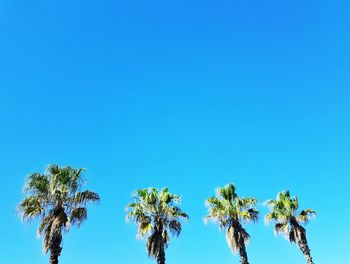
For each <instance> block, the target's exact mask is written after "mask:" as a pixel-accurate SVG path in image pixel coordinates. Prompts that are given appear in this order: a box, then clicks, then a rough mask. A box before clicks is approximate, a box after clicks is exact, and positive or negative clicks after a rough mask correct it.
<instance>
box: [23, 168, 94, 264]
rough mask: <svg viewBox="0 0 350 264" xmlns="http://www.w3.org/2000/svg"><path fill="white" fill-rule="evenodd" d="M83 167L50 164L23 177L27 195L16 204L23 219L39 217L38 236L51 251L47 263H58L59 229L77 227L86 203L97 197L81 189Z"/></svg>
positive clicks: (84, 213) (81, 221) (83, 217)
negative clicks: (42, 169) (41, 170)
mask: <svg viewBox="0 0 350 264" xmlns="http://www.w3.org/2000/svg"><path fill="white" fill-rule="evenodd" d="M82 172H83V169H73V168H71V167H59V166H57V165H49V166H48V168H47V169H46V171H45V173H44V174H40V173H34V174H31V175H30V176H29V177H28V179H27V180H26V184H25V187H24V191H25V194H26V198H24V199H23V200H22V201H21V203H20V204H19V211H20V213H21V216H22V219H23V220H27V221H29V220H33V219H36V218H39V219H40V220H41V222H40V225H39V228H38V235H39V236H41V235H42V236H43V251H44V253H45V254H46V253H47V252H48V251H50V263H51V264H58V257H59V256H60V254H61V251H62V247H61V243H62V232H63V231H64V230H68V229H69V227H70V226H71V225H77V226H80V225H81V224H82V223H83V222H84V220H86V218H87V209H86V208H85V207H84V206H85V205H86V204H87V203H88V202H98V201H99V200H100V198H99V196H98V194H97V193H95V192H92V191H81V190H80V189H81V186H82V183H83V178H82Z"/></svg>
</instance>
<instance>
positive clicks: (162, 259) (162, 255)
mask: <svg viewBox="0 0 350 264" xmlns="http://www.w3.org/2000/svg"><path fill="white" fill-rule="evenodd" d="M157 263H158V264H165V250H164V244H163V243H162V246H161V248H160V250H159V255H158V257H157Z"/></svg>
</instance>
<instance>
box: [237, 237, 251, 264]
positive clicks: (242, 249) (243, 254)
mask: <svg viewBox="0 0 350 264" xmlns="http://www.w3.org/2000/svg"><path fill="white" fill-rule="evenodd" d="M239 255H240V258H241V263H242V264H249V262H248V255H247V250H246V248H245V245H244V242H243V244H241V246H240V247H239Z"/></svg>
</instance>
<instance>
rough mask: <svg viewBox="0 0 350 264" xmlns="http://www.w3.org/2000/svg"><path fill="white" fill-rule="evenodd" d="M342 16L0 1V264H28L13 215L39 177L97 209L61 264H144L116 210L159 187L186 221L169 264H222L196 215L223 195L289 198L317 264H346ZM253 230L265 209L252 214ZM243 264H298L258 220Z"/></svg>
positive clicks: (259, 4) (324, 7)
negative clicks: (52, 178) (79, 176)
mask: <svg viewBox="0 0 350 264" xmlns="http://www.w3.org/2000/svg"><path fill="white" fill-rule="evenodd" d="M349 12H350V4H349V1H345V0H343V1H342V0H339V1H314V0H310V1H305V0H295V1H275V0H267V1H262V0H251V1H233V0H231V1H222V0H219V1H206V0H204V1H203V0H202V1H188V0H187V1H185V0H177V1H136V0H131V1H112V0H99V1H92V0H85V1H71V0H70V1H67V0H60V1H44V0H42V1H28V0H26V1H24V0H22V1H18V0H12V1H10V0H0V33H1V34H0V89H1V90H0V91H1V95H0V118H1V119H0V120H1V129H0V138H1V147H0V162H1V174H0V178H1V187H2V188H1V192H0V198H1V199H0V201H1V217H0V227H1V228H0V245H1V246H0V263H3V264H23V263H33V264H44V263H48V256H45V255H43V254H42V252H41V240H40V239H37V238H36V228H37V223H32V224H29V225H24V224H22V223H21V221H20V220H19V219H18V217H17V215H16V212H15V208H16V204H17V203H18V202H19V200H20V199H21V198H22V197H23V194H22V193H21V188H22V186H23V183H24V178H25V176H26V175H27V174H29V173H31V172H41V171H43V170H44V168H45V166H46V165H47V164H49V163H58V164H60V165H68V164H69V165H72V166H76V167H84V168H86V169H87V172H86V177H87V178H88V179H89V180H88V182H87V186H86V187H87V188H90V189H93V190H95V191H97V192H99V193H100V194H101V198H102V200H101V203H100V205H98V206H91V207H90V210H89V219H88V221H87V222H86V223H85V224H83V225H82V227H81V228H80V230H76V229H72V230H71V231H70V233H69V234H67V236H65V238H64V250H63V252H62V256H61V263H64V264H73V263H85V264H95V263H145V264H146V263H154V262H153V261H152V260H150V259H148V258H147V256H146V253H145V249H144V241H140V240H135V234H136V232H135V230H136V229H135V226H134V225H128V224H126V223H125V222H124V206H125V205H126V204H127V203H128V202H129V201H130V197H131V196H130V195H131V192H132V191H133V190H135V189H137V188H139V187H147V186H154V187H162V186H169V188H170V190H171V191H172V192H176V193H179V194H181V195H182V198H183V203H182V206H183V209H184V210H185V211H186V212H188V213H189V215H190V217H191V221H190V222H189V223H188V224H185V225H184V227H183V233H182V235H181V237H180V238H179V239H174V240H172V242H171V245H170V247H169V248H168V250H167V258H168V262H167V263H169V264H189V263H191V264H192V263H201V264H213V263H238V262H239V258H238V257H237V256H236V257H235V256H233V255H232V254H231V253H230V251H229V249H228V247H227V245H226V242H225V237H224V233H223V232H219V231H218V229H217V228H216V227H215V226H214V225H207V226H205V225H204V224H203V221H202V218H203V216H204V215H205V213H206V209H205V207H204V205H203V201H204V199H205V198H206V197H208V196H209V195H211V194H212V193H213V192H214V189H215V188H216V187H218V186H221V185H224V184H226V183H228V182H234V183H235V184H236V185H237V188H238V192H239V193H240V194H241V195H242V196H248V195H253V196H256V197H258V198H259V200H260V201H261V202H263V201H265V200H266V199H268V198H273V197H275V194H276V193H277V192H278V191H280V190H282V189H285V188H289V189H290V190H291V191H292V193H293V194H297V195H298V197H299V199H300V201H301V207H312V208H314V209H316V210H317V211H318V213H319V215H318V218H316V219H315V220H313V221H312V222H311V223H310V225H308V227H307V230H308V237H309V242H310V246H311V249H312V254H313V256H314V259H315V263H317V264H329V263H338V264H345V263H350V254H349V248H348V247H349V236H350V224H349V218H350V213H349V210H348V207H349V191H348V190H349V183H350V180H349V176H350V162H349V154H350V153H349V147H350V123H349V122H350V116H349V114H350V74H349V73H350V49H349V45H350V37H349V36H350V17H349ZM259 209H260V210H261V213H262V215H263V214H265V213H266V209H265V208H264V207H262V206H259ZM247 230H248V232H249V233H250V234H251V237H252V240H251V243H250V244H249V246H248V249H247V250H248V254H249V257H250V260H251V263H255V264H258V263H263V264H265V263H269V264H280V263H284V264H296V263H305V261H304V259H303V256H302V254H301V253H300V252H299V251H298V249H297V248H296V247H295V246H294V245H291V244H289V243H288V242H287V241H285V240H284V239H283V238H281V237H277V238H276V237H274V235H273V231H272V226H266V225H265V224H264V222H263V221H262V220H261V221H260V222H259V223H258V224H254V225H250V226H247Z"/></svg>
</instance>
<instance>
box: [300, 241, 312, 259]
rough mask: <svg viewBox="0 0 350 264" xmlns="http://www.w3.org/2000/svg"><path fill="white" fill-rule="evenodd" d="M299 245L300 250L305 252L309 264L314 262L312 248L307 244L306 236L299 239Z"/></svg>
mask: <svg viewBox="0 0 350 264" xmlns="http://www.w3.org/2000/svg"><path fill="white" fill-rule="evenodd" d="M298 246H299V248H300V250H301V251H302V252H303V254H304V256H305V258H306V262H307V263H308V264H314V262H313V260H312V257H311V254H310V248H309V246H308V244H307V240H306V238H305V239H302V240H301V241H299V242H298Z"/></svg>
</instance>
